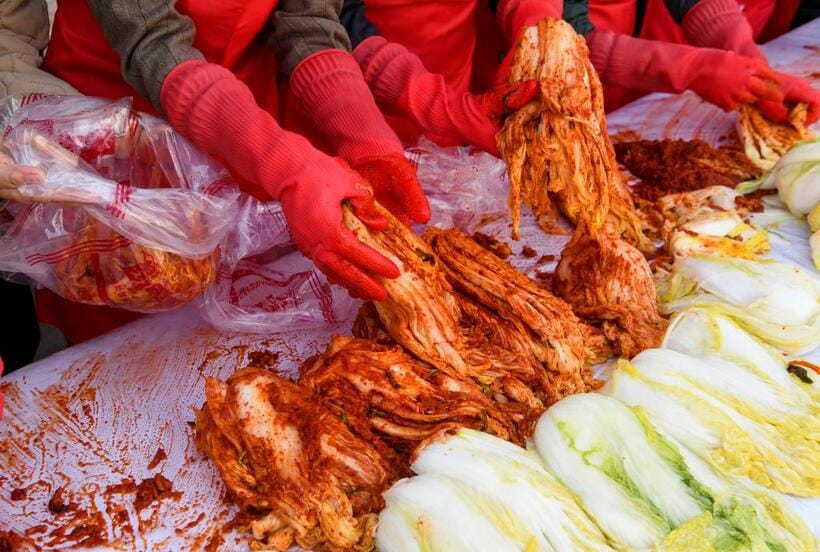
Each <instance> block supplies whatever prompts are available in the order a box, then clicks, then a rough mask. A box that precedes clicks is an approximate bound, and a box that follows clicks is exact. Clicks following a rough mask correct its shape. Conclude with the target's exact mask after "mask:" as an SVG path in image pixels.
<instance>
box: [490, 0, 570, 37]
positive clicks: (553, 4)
mask: <svg viewBox="0 0 820 552" xmlns="http://www.w3.org/2000/svg"><path fill="white" fill-rule="evenodd" d="M563 8H564V2H563V1H562V0H501V1H500V2H499V3H498V7H497V8H496V12H495V17H496V20H497V21H498V26H499V28H500V29H501V31H502V32H503V33H504V36H505V37H506V38H507V40H508V41H509V43H510V44H515V43H516V42H518V39H519V38H521V33H523V32H524V29H526V28H527V27H531V26H533V25H535V24H537V23H538V22H539V21H541V20H542V19H545V18H547V17H549V18H552V19H561V12H562V11H563Z"/></svg>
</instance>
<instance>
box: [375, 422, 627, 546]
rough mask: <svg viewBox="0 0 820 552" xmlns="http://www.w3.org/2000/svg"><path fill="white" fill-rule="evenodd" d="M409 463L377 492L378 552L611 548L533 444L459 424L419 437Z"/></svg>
mask: <svg viewBox="0 0 820 552" xmlns="http://www.w3.org/2000/svg"><path fill="white" fill-rule="evenodd" d="M412 469H413V471H414V472H415V473H417V474H418V475H416V476H414V477H411V478H409V479H404V480H402V481H399V482H398V483H396V484H395V485H393V487H391V488H390V489H389V490H388V491H387V493H385V495H384V496H385V501H386V503H387V507H386V508H385V509H384V510H383V511H382V513H381V515H380V516H379V525H378V529H377V532H376V543H377V546H378V548H379V550H382V551H383V552H393V551H401V552H403V551H410V550H413V551H418V550H425V551H431V552H432V551H438V550H441V551H445V552H449V551H453V552H458V551H461V550H463V551H465V552H466V551H481V550H486V551H488V552H489V551H493V552H495V551H499V552H503V551H505V550H511V551H519V550H521V551H533V552H534V551H540V550H547V551H548V550H555V551H564V550H566V551H570V550H593V551H594V550H612V548H611V547H610V546H609V545H608V544H607V541H606V538H605V537H604V535H603V534H602V533H601V531H600V529H598V527H597V526H596V525H595V524H594V523H593V522H592V521H591V520H590V519H589V517H588V516H587V515H586V514H585V513H584V511H583V510H582V509H581V508H580V506H579V505H578V504H577V503H576V501H575V498H574V497H573V495H572V494H571V493H570V491H569V490H568V489H567V488H566V487H564V486H563V485H562V484H561V483H559V482H558V481H557V480H556V479H555V477H553V476H552V475H550V474H549V472H547V470H546V469H545V467H544V465H543V464H542V463H541V461H540V459H539V458H538V455H537V454H536V453H535V452H533V451H527V450H524V449H522V448H520V447H517V446H515V445H513V444H512V443H508V442H506V441H503V440H501V439H499V438H497V437H493V436H491V435H487V434H486V433H482V432H478V431H473V430H470V429H460V430H459V431H458V432H457V433H456V434H454V435H450V436H447V437H446V438H444V439H442V440H438V441H433V442H432V443H430V444H428V445H426V446H425V447H424V449H423V450H422V451H421V452H420V453H418V455H417V458H416V460H415V461H414V462H413V464H412Z"/></svg>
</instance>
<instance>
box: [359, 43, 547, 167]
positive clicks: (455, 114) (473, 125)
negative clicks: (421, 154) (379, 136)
mask: <svg viewBox="0 0 820 552" xmlns="http://www.w3.org/2000/svg"><path fill="white" fill-rule="evenodd" d="M353 56H354V57H355V58H356V60H357V61H358V62H359V65H360V66H361V68H362V72H363V73H364V77H365V80H366V81H367V84H368V85H369V86H370V90H372V92H373V95H374V96H375V98H376V102H378V104H379V105H381V106H383V107H384V108H385V109H386V110H392V111H394V112H399V113H402V114H404V115H407V116H409V117H410V118H412V119H413V120H414V121H416V123H418V125H419V126H420V127H421V128H423V129H424V131H425V133H427V134H430V135H433V136H435V137H437V138H438V141H440V142H441V141H444V142H451V143H456V144H472V145H474V146H476V147H478V148H481V149H482V150H484V151H486V152H489V153H491V154H493V155H495V156H497V157H499V156H500V154H499V152H498V146H497V145H496V143H495V135H496V134H497V133H498V130H499V128H500V124H501V119H502V117H503V115H504V113H505V112H507V111H508V110H514V109H518V108H520V107H522V106H523V105H525V104H526V103H527V102H529V101H531V100H532V99H533V98H534V97H535V95H536V94H537V93H538V83H537V82H535V81H530V82H525V83H522V84H521V85H519V86H517V87H516V88H514V89H509V88H508V87H507V85H506V84H504V85H502V86H500V87H498V88H496V89H495V90H493V91H492V92H488V93H487V94H482V95H475V94H467V93H457V92H453V91H452V90H451V89H450V88H449V87H448V86H447V84H446V83H445V82H444V77H442V76H441V75H436V74H433V73H430V72H429V71H427V69H425V68H424V65H423V64H422V63H421V60H420V59H419V58H418V57H417V56H415V55H414V54H412V53H410V52H409V51H408V50H407V48H405V47H404V46H401V45H399V44H395V43H391V42H387V41H386V40H385V39H384V38H382V37H380V36H374V37H371V38H368V39H367V40H365V41H364V42H362V43H361V44H359V46H358V47H357V48H356V50H354V52H353Z"/></svg>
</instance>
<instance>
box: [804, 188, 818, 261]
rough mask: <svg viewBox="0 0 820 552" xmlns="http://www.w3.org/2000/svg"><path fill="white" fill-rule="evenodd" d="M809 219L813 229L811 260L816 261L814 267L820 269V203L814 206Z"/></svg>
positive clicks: (810, 241) (810, 244)
mask: <svg viewBox="0 0 820 552" xmlns="http://www.w3.org/2000/svg"><path fill="white" fill-rule="evenodd" d="M807 220H808V223H809V228H810V229H811V231H812V234H811V237H810V238H809V247H811V262H812V263H814V268H816V269H818V270H820V203H818V204H817V205H815V206H814V209H812V210H811V213H809V216H808V217H807Z"/></svg>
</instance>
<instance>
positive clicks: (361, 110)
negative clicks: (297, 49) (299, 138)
mask: <svg viewBox="0 0 820 552" xmlns="http://www.w3.org/2000/svg"><path fill="white" fill-rule="evenodd" d="M290 83H291V90H292V92H293V94H294V96H295V97H296V98H297V99H298V100H299V102H300V103H301V105H302V108H303V109H304V110H305V112H306V113H310V114H311V118H312V121H313V123H314V125H315V126H316V127H317V128H318V129H319V131H320V132H322V134H323V135H324V136H325V137H327V138H328V140H330V142H331V145H332V147H333V148H334V151H335V152H336V153H337V154H338V155H340V156H342V157H343V158H345V159H346V160H347V161H348V162H350V164H351V165H352V166H353V168H354V169H356V170H357V171H359V172H360V173H361V174H362V175H363V176H364V177H365V178H367V180H368V182H370V185H371V186H372V187H373V192H374V194H375V195H376V199H377V200H379V202H380V203H382V204H383V205H384V206H385V207H386V208H387V209H389V210H390V211H391V212H392V213H393V214H394V215H395V216H396V217H397V218H398V219H399V220H401V221H402V222H404V223H405V224H409V223H410V222H411V221H412V222H417V223H420V224H423V223H425V222H427V221H428V220H430V206H429V205H428V204H427V198H426V197H424V192H423V191H422V189H421V184H420V183H419V180H418V177H417V176H416V170H415V169H414V168H413V165H411V164H410V162H409V161H407V159H405V157H404V148H403V147H402V145H401V141H400V140H399V137H398V136H396V133H395V132H393V129H391V128H390V126H389V125H388V124H387V122H386V121H385V120H384V117H383V116H382V114H381V112H380V111H379V108H378V107H377V106H376V101H375V100H374V99H373V95H372V94H371V93H370V90H369V89H368V88H367V83H365V81H364V76H363V75H362V71H361V69H360V68H359V64H358V63H356V60H355V59H353V56H351V55H350V54H349V53H347V52H343V51H341V50H323V51H321V52H318V53H315V54H313V55H310V56H308V57H307V58H305V59H304V60H302V62H301V63H300V64H299V65H298V66H297V67H296V69H295V70H294V71H293V75H291V81H290ZM365 173H366V174H365Z"/></svg>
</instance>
